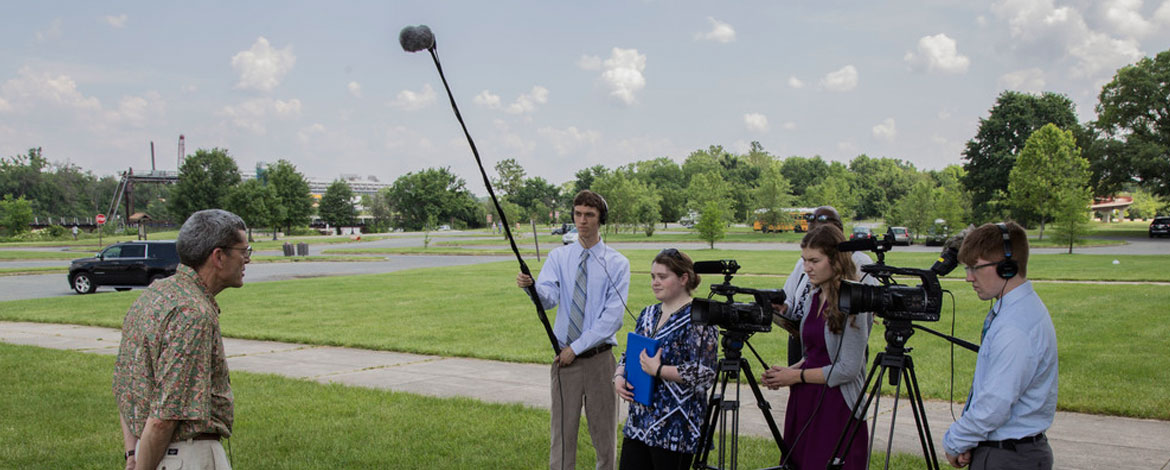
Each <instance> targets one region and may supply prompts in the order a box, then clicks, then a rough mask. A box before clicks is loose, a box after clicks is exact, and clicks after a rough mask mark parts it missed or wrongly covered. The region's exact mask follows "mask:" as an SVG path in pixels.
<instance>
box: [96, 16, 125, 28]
mask: <svg viewBox="0 0 1170 470" xmlns="http://www.w3.org/2000/svg"><path fill="white" fill-rule="evenodd" d="M127 18H128V17H127V16H126V14H125V13H122V14H121V15H118V16H113V15H106V16H103V17H102V21H105V22H106V23H108V24H109V25H110V26H113V27H115V28H118V29H121V28H125V27H126V20H127Z"/></svg>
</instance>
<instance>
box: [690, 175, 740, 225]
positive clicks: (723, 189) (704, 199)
mask: <svg viewBox="0 0 1170 470" xmlns="http://www.w3.org/2000/svg"><path fill="white" fill-rule="evenodd" d="M707 203H714V204H715V205H716V206H717V207H719V209H720V210H719V214H720V216H721V217H726V218H727V219H725V220H724V221H725V222H729V221H731V217H733V214H732V213H731V207H732V199H731V183H728V182H727V180H725V179H724V178H723V176H722V175H720V174H719V172H718V171H715V170H713V171H708V172H706V173H699V174H697V175H695V176H693V177H691V181H690V184H688V185H687V208H688V209H690V210H692V211H695V212H696V213H701V212H702V211H703V210H705V209H706V208H707Z"/></svg>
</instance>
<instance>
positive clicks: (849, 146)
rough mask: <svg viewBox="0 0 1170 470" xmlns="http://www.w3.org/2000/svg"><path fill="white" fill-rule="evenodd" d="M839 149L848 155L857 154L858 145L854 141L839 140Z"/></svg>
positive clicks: (853, 155)
mask: <svg viewBox="0 0 1170 470" xmlns="http://www.w3.org/2000/svg"><path fill="white" fill-rule="evenodd" d="M837 151H839V152H841V154H843V155H845V156H848V157H855V156H857V146H856V145H854V144H853V142H848V141H846V142H837Z"/></svg>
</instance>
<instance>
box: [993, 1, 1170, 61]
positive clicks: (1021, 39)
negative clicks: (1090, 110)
mask: <svg viewBox="0 0 1170 470" xmlns="http://www.w3.org/2000/svg"><path fill="white" fill-rule="evenodd" d="M1113 4H1117V2H1113V3H1111V5H1113ZM1121 4H1122V5H1125V4H1124V3H1121ZM1167 8H1168V9H1170V7H1167ZM991 10H992V12H994V13H995V14H996V15H997V16H999V17H1000V18H1004V19H1006V20H1007V22H1008V25H1009V26H1010V30H1011V35H1012V39H1015V41H1014V42H1015V46H1014V47H1017V48H1019V47H1025V46H1026V47H1031V48H1035V49H1037V52H1036V56H1037V58H1041V59H1042V58H1044V57H1049V56H1052V55H1053V54H1061V53H1063V54H1065V55H1066V56H1068V57H1070V58H1072V59H1073V65H1072V70H1071V73H1072V75H1073V76H1076V77H1090V76H1094V75H1096V74H1098V73H1100V72H1102V71H1112V70H1114V69H1116V68H1118V67H1121V66H1123V65H1125V64H1128V63H1131V62H1133V61H1136V60H1137V59H1139V58H1141V57H1142V56H1143V55H1144V54H1143V53H1142V52H1141V50H1140V49H1139V45H1138V42H1137V40H1135V39H1133V37H1126V38H1121V39H1119V38H1114V37H1111V36H1109V35H1107V34H1105V33H1102V32H1100V31H1094V30H1093V29H1092V28H1090V27H1089V25H1088V24H1087V23H1086V22H1085V18H1084V16H1083V15H1082V14H1081V12H1080V11H1079V10H1077V9H1076V8H1074V7H1068V6H1062V7H1056V5H1055V4H1054V0H1000V1H999V2H997V3H995V4H993V5H992V7H991ZM1118 11H1119V12H1120V11H1121V10H1118ZM1167 15H1168V16H1170V12H1167ZM1155 16H1157V13H1155ZM1118 20H1120V21H1124V15H1121V16H1119V17H1118ZM1109 21H1110V20H1107V22H1109ZM1113 23H1114V24H1116V22H1115V21H1113ZM1139 28H1140V26H1139ZM1131 34H1132V32H1131Z"/></svg>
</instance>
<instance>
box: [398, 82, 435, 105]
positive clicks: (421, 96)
mask: <svg viewBox="0 0 1170 470" xmlns="http://www.w3.org/2000/svg"><path fill="white" fill-rule="evenodd" d="M434 101H435V89H434V88H431V84H429V83H426V84H423V89H422V91H420V92H417V93H416V92H414V91H411V90H402V91H400V92H398V96H397V97H395V98H394V101H391V102H390V106H392V107H395V108H402V109H405V110H407V111H417V110H419V109H422V108H425V107H427V106H430V104H431V103H433V102H434Z"/></svg>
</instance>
